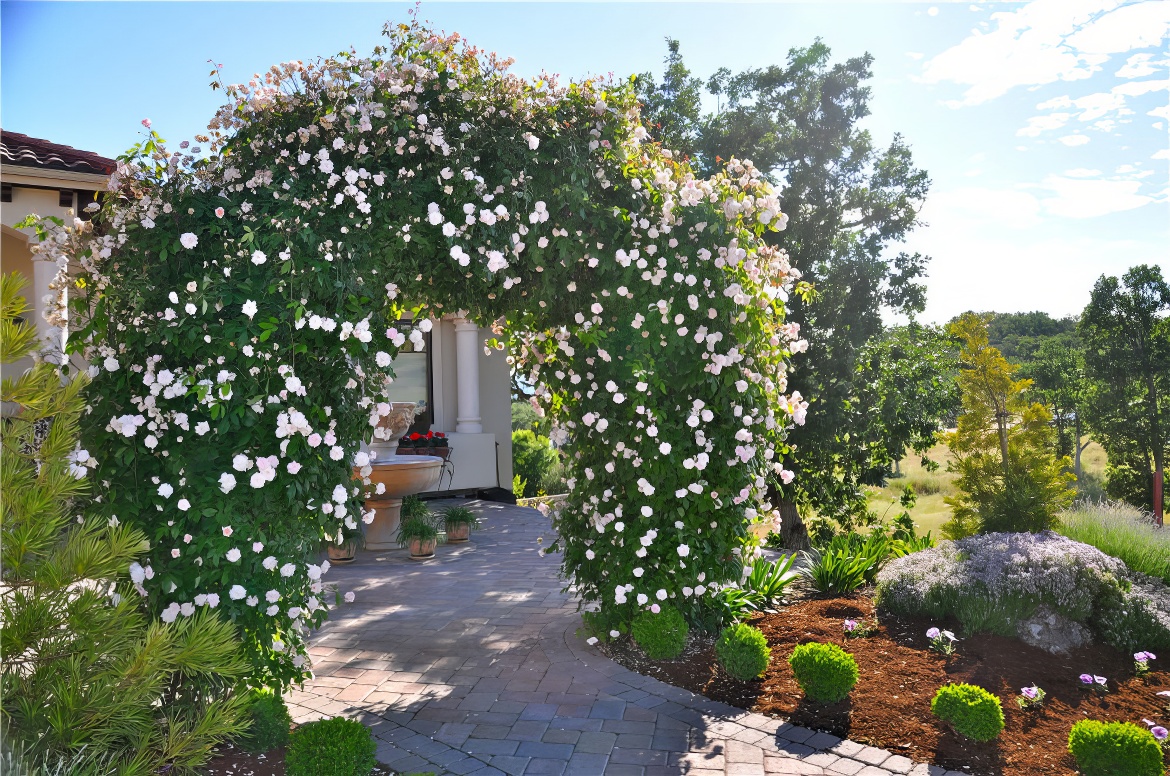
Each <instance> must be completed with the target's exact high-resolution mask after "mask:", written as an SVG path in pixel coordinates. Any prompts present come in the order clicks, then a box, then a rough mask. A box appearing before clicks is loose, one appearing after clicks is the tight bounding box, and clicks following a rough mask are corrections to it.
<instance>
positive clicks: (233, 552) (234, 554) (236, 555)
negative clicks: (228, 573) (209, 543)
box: [225, 547, 240, 563]
mask: <svg viewBox="0 0 1170 776" xmlns="http://www.w3.org/2000/svg"><path fill="white" fill-rule="evenodd" d="M225 557H227V559H228V560H229V561H231V562H232V563H235V562H236V561H238V560H239V559H240V551H239V549H237V548H235V547H232V548H231V549H230V550H228V551H227V555H226V556H225Z"/></svg>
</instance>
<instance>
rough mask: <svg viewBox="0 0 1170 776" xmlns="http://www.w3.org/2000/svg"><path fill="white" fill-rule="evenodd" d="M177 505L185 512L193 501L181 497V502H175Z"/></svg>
mask: <svg viewBox="0 0 1170 776" xmlns="http://www.w3.org/2000/svg"><path fill="white" fill-rule="evenodd" d="M175 506H177V507H178V508H179V509H180V510H182V511H183V512H186V511H187V510H188V509H190V508H191V502H190V501H188V500H187V499H185V498H181V499H179V503H178V504H175Z"/></svg>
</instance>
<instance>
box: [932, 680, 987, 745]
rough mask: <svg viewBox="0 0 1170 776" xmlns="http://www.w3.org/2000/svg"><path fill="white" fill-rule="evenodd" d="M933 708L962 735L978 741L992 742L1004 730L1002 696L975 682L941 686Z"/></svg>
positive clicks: (937, 715) (940, 717) (939, 716)
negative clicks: (978, 685)
mask: <svg viewBox="0 0 1170 776" xmlns="http://www.w3.org/2000/svg"><path fill="white" fill-rule="evenodd" d="M930 711H931V712H932V713H933V714H934V715H935V716H936V717H938V718H939V719H941V720H942V721H943V722H947V723H949V724H950V725H951V727H953V728H954V729H955V731H956V732H957V733H959V735H962V736H966V737H967V738H972V739H974V740H976V741H992V740H994V739H995V738H997V737H998V736H999V734H1000V733H1001V732H1002V731H1003V707H1002V706H1000V703H999V698H997V697H995V696H994V695H992V694H991V693H989V692H988V691H987V690H984V689H983V688H982V687H976V686H975V685H973V684H948V685H944V686H942V687H940V688H939V689H938V692H937V693H935V695H934V699H933V700H932V701H931V702H930Z"/></svg>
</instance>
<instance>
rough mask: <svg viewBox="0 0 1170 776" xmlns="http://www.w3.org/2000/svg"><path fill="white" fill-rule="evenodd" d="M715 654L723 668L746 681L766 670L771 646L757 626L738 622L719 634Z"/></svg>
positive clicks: (770, 655) (770, 656) (770, 654)
mask: <svg viewBox="0 0 1170 776" xmlns="http://www.w3.org/2000/svg"><path fill="white" fill-rule="evenodd" d="M715 654H716V655H717V656H718V657H719V663H720V665H722V666H723V670H725V671H727V673H729V674H731V675H732V676H734V677H735V678H736V679H739V680H740V681H741V682H748V681H751V680H752V679H755V678H756V677H758V676H762V675H763V673H764V671H766V670H767V668H768V661H769V660H771V659H772V648H771V647H769V646H768V640H767V639H766V638H764V634H763V633H761V632H760V629H759V628H753V627H752V626H750V625H745V624H744V623H738V624H736V625H731V626H729V627H727V628H724V629H723V633H721V634H719V641H717V642H716V643H715Z"/></svg>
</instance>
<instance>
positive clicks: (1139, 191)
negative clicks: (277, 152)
mask: <svg viewBox="0 0 1170 776" xmlns="http://www.w3.org/2000/svg"><path fill="white" fill-rule="evenodd" d="M409 8H410V5H408V4H405V3H332V4H325V3H279V2H270V3H234V2H207V3H179V2H175V3H152V2H134V3H107V2H92V3H66V2H52V3H49V2H3V3H0V35H2V40H0V121H2V123H3V126H4V128H5V129H8V130H13V131H17V132H24V133H26V134H30V135H34V136H37V137H43V138H47V139H50V140H52V141H54V142H59V143H66V144H69V145H73V146H76V147H78V148H84V149H86V150H91V151H97V152H99V153H103V154H106V155H109V156H114V155H117V154H118V153H120V152H121V151H123V150H124V149H125V148H126V147H128V146H129V145H131V144H132V143H134V142H135V141H136V140H137V139H138V133H139V131H140V130H141V127H140V126H139V121H140V120H141V119H142V118H146V117H149V118H150V119H151V120H152V121H153V123H154V128H155V129H157V130H158V131H159V132H160V133H161V134H162V135H163V136H164V137H166V138H167V139H168V140H170V141H172V142H177V141H178V140H181V139H185V138H190V137H191V136H192V135H194V134H195V133H196V132H199V131H200V130H201V129H202V128H203V127H204V126H205V125H206V122H207V120H208V119H209V118H210V117H211V115H212V113H213V112H214V110H215V108H216V107H217V106H218V105H219V99H218V93H216V92H214V91H212V90H210V89H209V88H208V86H207V83H208V80H209V79H208V72H209V70H210V68H209V66H208V60H209V59H212V60H214V61H215V62H217V63H222V64H223V65H224V72H225V75H226V78H227V79H228V80H229V81H244V80H247V79H248V78H249V77H250V76H251V74H252V73H253V72H256V71H263V70H265V69H267V67H268V66H269V65H271V64H273V63H276V62H280V61H285V60H290V59H312V58H314V57H316V56H318V55H324V54H331V53H336V52H337V51H339V50H341V49H343V48H348V47H350V46H353V47H355V48H356V49H357V51H358V52H359V53H368V52H369V50H370V49H371V48H372V47H373V46H375V45H377V44H378V42H379V38H380V31H381V27H382V24H383V22H385V21H387V20H392V21H402V20H405V19H406V18H407V11H408V9H409ZM422 15H423V17H424V18H425V19H428V20H430V21H431V22H433V23H434V24H435V25H436V26H438V27H440V28H442V29H446V30H449V31H450V30H456V31H459V32H460V33H462V34H464V35H465V36H467V37H468V38H470V39H471V41H472V42H473V43H475V44H476V45H479V46H481V47H483V48H487V49H490V50H494V51H497V52H499V53H501V54H504V55H507V56H511V57H514V58H515V59H516V64H515V66H514V69H515V70H516V71H517V72H519V73H521V74H523V75H535V74H536V73H539V72H540V71H542V70H548V71H550V72H556V73H560V74H561V75H563V76H568V77H579V76H584V75H589V74H598V73H600V74H605V73H610V72H612V73H614V74H617V75H623V76H624V75H628V74H631V73H638V72H644V71H646V70H652V71H655V72H656V73H657V72H660V71H661V63H662V58H663V55H664V53H665V45H664V43H663V38H665V37H666V36H671V37H675V38H678V39H679V40H680V41H681V43H682V52H683V55H684V57H685V59H686V61H687V63H688V65H689V66H690V67H691V69H692V70H693V72H694V73H695V74H696V75H699V76H701V77H703V78H706V76H708V75H710V73H711V72H713V71H714V70H715V69H717V68H719V67H728V68H730V69H732V70H740V69H743V68H747V67H756V66H764V65H767V64H771V63H778V62H782V61H783V60H784V58H785V56H786V53H787V51H788V49H789V48H791V47H793V46H803V45H807V44H809V43H810V42H812V40H813V39H814V38H816V37H818V36H819V37H821V38H823V39H824V41H825V42H826V43H827V44H828V45H829V46H830V47H831V48H832V49H833V52H834V56H835V58H837V59H844V58H847V57H850V56H854V55H858V54H861V53H863V52H866V51H869V52H870V53H872V54H873V55H874V56H875V58H876V61H875V64H874V75H875V77H874V79H873V81H872V89H873V98H872V102H871V108H872V112H873V115H872V116H871V117H870V118H869V119H868V120H867V123H866V126H867V127H868V128H869V129H870V130H871V132H872V133H873V134H874V136H875V139H876V140H877V142H878V143H879V144H882V143H885V142H887V141H888V140H889V138H890V137H891V135H892V134H893V133H894V132H901V133H902V134H903V135H904V136H905V137H906V139H907V140H908V141H909V142H910V144H911V146H912V147H913V149H914V154H915V158H916V160H917V162H918V164H919V165H920V166H922V167H924V168H925V169H926V170H928V171H929V172H930V175H931V178H932V180H933V187H932V194H931V197H930V198H929V200H928V202H927V205H926V208H925V210H924V212H923V214H922V216H923V219H924V220H925V221H927V222H928V226H925V227H921V228H919V229H918V230H917V231H916V232H915V233H914V235H913V236H912V237H911V239H910V241H909V245H908V247H909V248H910V249H913V250H920V251H922V252H924V253H927V254H928V255H930V256H932V257H933V261H932V263H931V270H930V275H931V276H930V278H929V280H928V287H929V295H928V299H929V302H928V304H929V306H928V309H927V313H926V316H925V317H926V318H927V319H929V320H932V321H943V320H946V319H948V318H950V317H951V316H953V315H955V314H957V313H959V312H962V311H964V310H967V309H978V310H999V311H1016V310H1034V309H1038V310H1045V311H1047V312H1049V313H1052V314H1054V315H1067V314H1073V313H1077V312H1079V311H1080V309H1081V308H1083V306H1084V305H1085V303H1086V302H1087V301H1088V296H1089V291H1090V289H1091V287H1092V284H1093V282H1094V281H1095V280H1096V278H1097V277H1098V276H1100V275H1101V274H1103V273H1106V274H1120V273H1122V272H1124V271H1125V269H1126V268H1127V267H1129V266H1132V265H1133V264H1136V263H1141V262H1146V263H1155V264H1159V265H1160V266H1161V267H1162V268H1163V271H1164V272H1166V273H1167V274H1170V175H1168V169H1170V150H1168V149H1170V141H1168V137H1170V134H1168V124H1170V109H1168V107H1167V95H1168V92H1167V85H1168V77H1170V75H1168V74H1170V62H1168V60H1170V55H1167V53H1166V43H1167V38H1168V37H1170V3H1168V2H1159V0H1128V1H1123V0H1034V1H1033V2H1027V3H1024V2H1016V3H976V4H971V3H969V2H954V3H951V2H932V3H912V2H897V3H890V2H855V3H838V2H819V3H743V4H738V3H719V4H713V3H640V4H630V3H589V4H586V3H436V2H430V3H426V4H424V6H423V9H422Z"/></svg>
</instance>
